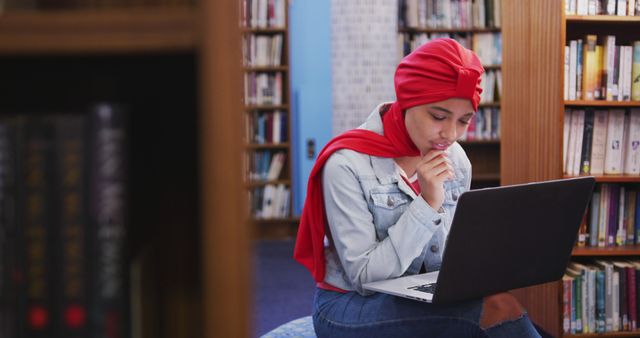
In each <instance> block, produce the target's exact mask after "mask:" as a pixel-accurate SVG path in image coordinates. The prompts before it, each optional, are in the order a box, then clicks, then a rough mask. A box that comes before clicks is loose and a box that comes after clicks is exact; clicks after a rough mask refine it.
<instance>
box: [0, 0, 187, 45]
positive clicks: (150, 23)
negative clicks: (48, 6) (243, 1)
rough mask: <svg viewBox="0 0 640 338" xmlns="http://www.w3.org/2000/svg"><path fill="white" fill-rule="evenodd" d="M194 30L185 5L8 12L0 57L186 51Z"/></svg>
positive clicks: (1, 20)
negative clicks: (10, 55)
mask: <svg viewBox="0 0 640 338" xmlns="http://www.w3.org/2000/svg"><path fill="white" fill-rule="evenodd" d="M197 29H198V28H197V20H196V15H195V9H194V8H190V7H175V8H161V7H158V8H153V7H152V8H123V9H115V8H114V9H74V10H52V11H34V10H29V11H27V10H24V11H8V12H6V13H3V14H2V15H0V55H6V54H25V53H29V54H69V53H110V54H114V53H122V52H158V51H162V52H166V51H192V50H194V49H195V48H196V44H197V35H198V34H197Z"/></svg>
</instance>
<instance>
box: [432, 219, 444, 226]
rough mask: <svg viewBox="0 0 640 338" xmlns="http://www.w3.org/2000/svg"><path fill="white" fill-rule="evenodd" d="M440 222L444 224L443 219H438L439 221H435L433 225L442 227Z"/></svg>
mask: <svg viewBox="0 0 640 338" xmlns="http://www.w3.org/2000/svg"><path fill="white" fill-rule="evenodd" d="M440 222H442V219H440V218H438V219H437V220H435V221H433V224H435V225H440Z"/></svg>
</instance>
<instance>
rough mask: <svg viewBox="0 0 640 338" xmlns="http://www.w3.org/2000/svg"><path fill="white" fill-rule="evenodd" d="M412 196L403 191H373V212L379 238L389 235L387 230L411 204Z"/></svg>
mask: <svg viewBox="0 0 640 338" xmlns="http://www.w3.org/2000/svg"><path fill="white" fill-rule="evenodd" d="M409 202H410V198H409V196H407V195H406V194H405V193H403V192H401V191H372V192H371V208H370V209H371V213H372V214H373V223H374V225H375V227H376V234H377V236H378V239H379V240H382V239H384V238H386V237H387V235H388V234H387V231H388V229H389V227H390V226H392V225H394V224H395V223H396V222H397V221H398V218H400V216H402V214H403V213H404V212H405V210H406V209H407V206H408V205H409Z"/></svg>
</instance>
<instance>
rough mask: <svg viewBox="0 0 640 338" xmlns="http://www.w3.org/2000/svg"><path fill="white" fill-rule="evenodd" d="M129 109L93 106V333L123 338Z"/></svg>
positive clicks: (90, 302) (90, 245)
mask: <svg viewBox="0 0 640 338" xmlns="http://www.w3.org/2000/svg"><path fill="white" fill-rule="evenodd" d="M126 117H127V116H126V113H125V111H124V109H123V108H122V107H120V106H117V105H114V104H110V103H100V104H97V105H95V106H94V107H92V109H91V112H90V114H89V121H88V130H87V136H88V137H87V141H88V145H87V146H88V148H87V158H88V180H89V182H88V184H89V185H88V187H89V192H88V193H89V209H88V225H89V229H88V249H89V250H88V252H89V255H88V257H89V259H90V260H91V261H90V262H89V267H90V270H89V296H88V309H89V313H90V317H89V331H90V332H89V335H88V336H90V337H98V338H122V337H126V333H127V332H128V327H129V324H128V315H127V313H128V295H127V290H128V288H127V283H128V280H129V279H128V277H127V275H128V273H127V271H128V267H127V265H126V258H125V253H126V251H125V249H126V246H125V245H126V227H127V214H128V211H127V206H128V191H127V186H128V185H127V180H128V177H127V175H128V172H129V170H128V169H127V166H128V161H127V152H126V150H127V148H126V144H127V138H128V135H127V131H126V125H127V123H126Z"/></svg>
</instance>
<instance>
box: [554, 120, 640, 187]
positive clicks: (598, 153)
mask: <svg viewBox="0 0 640 338" xmlns="http://www.w3.org/2000/svg"><path fill="white" fill-rule="evenodd" d="M563 154H564V159H563V169H564V173H565V174H567V175H571V176H577V175H619V174H625V175H640V108H632V109H593V108H588V109H566V110H565V118H564V143H563Z"/></svg>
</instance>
